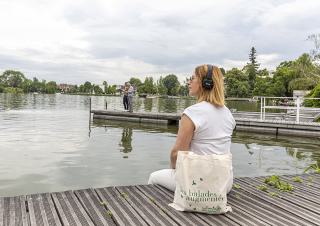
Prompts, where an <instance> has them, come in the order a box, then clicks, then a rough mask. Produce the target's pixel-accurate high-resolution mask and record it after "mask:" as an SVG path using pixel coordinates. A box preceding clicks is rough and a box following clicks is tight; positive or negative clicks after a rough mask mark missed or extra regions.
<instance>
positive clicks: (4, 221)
mask: <svg viewBox="0 0 320 226" xmlns="http://www.w3.org/2000/svg"><path fill="white" fill-rule="evenodd" d="M25 200H26V198H25V196H16V197H3V198H0V220H1V221H0V225H5V226H16V225H18V226H27V225H29V222H28V218H27V212H26V211H27V210H26V205H25Z"/></svg>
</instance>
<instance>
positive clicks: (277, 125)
mask: <svg viewBox="0 0 320 226" xmlns="http://www.w3.org/2000/svg"><path fill="white" fill-rule="evenodd" d="M90 112H91V113H92V114H93V119H103V120H111V121H113V120H116V121H128V122H138V123H156V124H169V125H170V124H171V125H178V124H179V120H180V117H181V114H179V113H177V114H173V113H140V112H133V113H130V112H126V111H105V110H91V111H90ZM240 116H241V117H240ZM234 118H235V120H236V123H237V126H236V130H237V131H246V132H257V133H269V134H275V135H294V136H303V137H316V138H320V123H319V122H311V121H308V122H303V121H301V122H299V123H298V122H295V121H285V120H271V119H266V120H260V119H257V118H250V117H244V116H243V115H234Z"/></svg>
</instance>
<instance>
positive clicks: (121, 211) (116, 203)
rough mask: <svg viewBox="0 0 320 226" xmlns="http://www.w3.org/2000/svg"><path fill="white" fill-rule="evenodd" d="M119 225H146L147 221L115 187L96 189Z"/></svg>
mask: <svg viewBox="0 0 320 226" xmlns="http://www.w3.org/2000/svg"><path fill="white" fill-rule="evenodd" d="M94 190H95V191H96V192H97V194H98V196H99V198H100V200H102V202H103V203H104V205H105V206H106V207H107V209H108V210H110V212H109V213H110V215H111V216H112V218H113V220H114V221H115V222H116V224H117V225H121V226H125V225H144V226H147V223H146V222H145V221H144V219H143V218H141V216H140V215H139V214H138V213H137V212H136V211H135V210H134V209H133V208H132V207H131V206H130V205H129V203H128V202H127V201H126V200H125V199H124V198H123V197H122V196H121V195H120V194H119V192H118V191H117V190H116V189H115V188H114V187H109V188H97V189H94Z"/></svg>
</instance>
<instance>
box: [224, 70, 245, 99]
mask: <svg viewBox="0 0 320 226" xmlns="http://www.w3.org/2000/svg"><path fill="white" fill-rule="evenodd" d="M225 82H226V94H227V96H228V97H248V96H249V83H248V76H247V75H246V74H244V73H243V72H242V71H241V70H239V69H237V68H232V69H231V70H229V71H227V72H226V76H225Z"/></svg>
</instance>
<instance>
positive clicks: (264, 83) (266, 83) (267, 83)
mask: <svg viewBox="0 0 320 226" xmlns="http://www.w3.org/2000/svg"><path fill="white" fill-rule="evenodd" d="M271 86H272V78H271V77H257V78H256V83H255V85H254V89H253V95H255V96H272V95H273V93H272V90H271V89H270V87H271Z"/></svg>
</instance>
